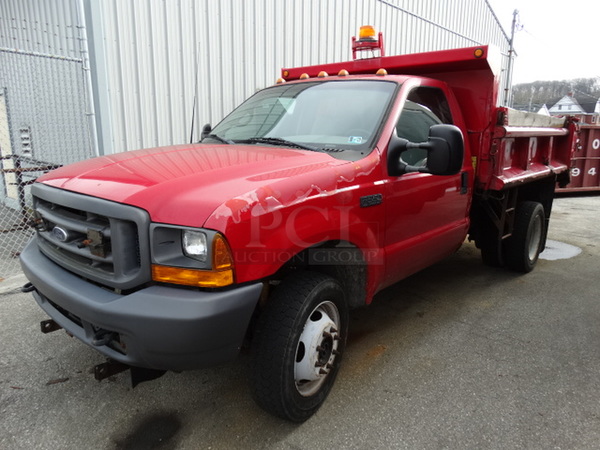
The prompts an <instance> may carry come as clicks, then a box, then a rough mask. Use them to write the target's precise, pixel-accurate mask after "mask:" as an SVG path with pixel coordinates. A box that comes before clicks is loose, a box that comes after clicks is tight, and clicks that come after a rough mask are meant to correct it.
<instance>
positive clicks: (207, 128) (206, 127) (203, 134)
mask: <svg viewBox="0 0 600 450" xmlns="http://www.w3.org/2000/svg"><path fill="white" fill-rule="evenodd" d="M211 131H212V127H211V126H210V123H207V124H205V125H204V126H203V127H202V132H201V133H200V140H202V139H204V138H205V137H206V136H208V135H209V134H210V132H211Z"/></svg>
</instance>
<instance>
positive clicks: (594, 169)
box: [588, 167, 596, 176]
mask: <svg viewBox="0 0 600 450" xmlns="http://www.w3.org/2000/svg"><path fill="white" fill-rule="evenodd" d="M588 174H589V175H592V176H594V175H596V168H595V167H592V168H591V169H590V170H588Z"/></svg>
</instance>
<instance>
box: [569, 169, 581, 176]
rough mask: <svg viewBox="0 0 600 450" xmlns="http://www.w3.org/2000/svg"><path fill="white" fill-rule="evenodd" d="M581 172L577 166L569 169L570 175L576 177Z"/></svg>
mask: <svg viewBox="0 0 600 450" xmlns="http://www.w3.org/2000/svg"><path fill="white" fill-rule="evenodd" d="M580 174H581V170H580V169H579V168H577V167H573V168H572V169H571V176H574V177H578V176H579V175H580Z"/></svg>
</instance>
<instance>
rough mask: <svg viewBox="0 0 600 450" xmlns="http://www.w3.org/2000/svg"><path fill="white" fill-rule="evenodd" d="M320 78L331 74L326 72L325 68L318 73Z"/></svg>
mask: <svg viewBox="0 0 600 450" xmlns="http://www.w3.org/2000/svg"><path fill="white" fill-rule="evenodd" d="M317 76H318V77H319V78H326V77H328V76H329V74H328V73H327V72H325V71H324V70H321V71H320V72H319V75H317Z"/></svg>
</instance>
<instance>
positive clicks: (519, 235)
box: [504, 201, 546, 273]
mask: <svg viewBox="0 0 600 450" xmlns="http://www.w3.org/2000/svg"><path fill="white" fill-rule="evenodd" d="M545 227H546V220H545V215H544V207H543V206H542V205H541V204H540V203H538V202H532V201H526V202H522V203H520V204H519V205H517V209H516V212H515V223H514V227H513V233H512V236H511V237H509V238H508V239H507V241H506V243H505V252H504V255H505V262H506V266H507V267H508V268H509V269H512V270H515V271H517V272H525V273H527V272H531V271H532V270H533V268H534V267H535V264H536V263H537V260H538V257H539V255H540V252H541V251H542V250H543V249H542V245H543V243H544V236H545Z"/></svg>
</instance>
